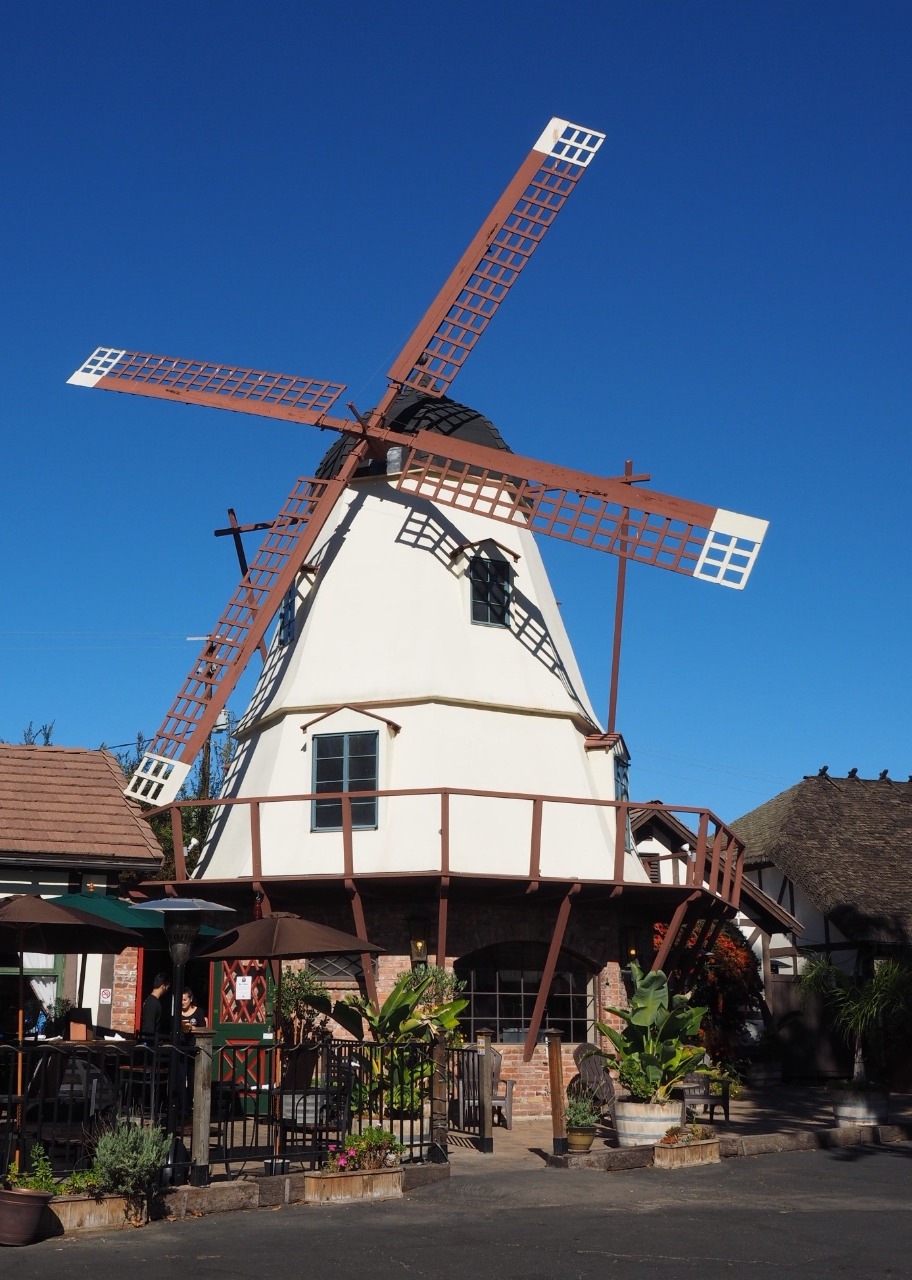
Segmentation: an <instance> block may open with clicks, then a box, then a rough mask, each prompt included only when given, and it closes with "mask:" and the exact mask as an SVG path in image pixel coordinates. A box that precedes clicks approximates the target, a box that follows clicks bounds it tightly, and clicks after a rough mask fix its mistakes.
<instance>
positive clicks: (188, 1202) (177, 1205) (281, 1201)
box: [52, 1164, 450, 1236]
mask: <svg viewBox="0 0 912 1280" xmlns="http://www.w3.org/2000/svg"><path fill="white" fill-rule="evenodd" d="M396 1172H397V1173H401V1175H402V1177H401V1182H399V1181H397V1186H396V1189H395V1190H391V1192H390V1194H391V1195H393V1196H399V1195H404V1194H406V1193H407V1192H410V1191H420V1190H421V1188H422V1187H428V1186H431V1185H432V1184H433V1183H435V1182H440V1181H442V1180H444V1179H446V1178H449V1176H450V1166H449V1165H448V1164H427V1165H407V1164H406V1165H402V1166H401V1167H400V1168H399V1169H397V1171H396ZM314 1177H315V1175H314V1174H312V1173H282V1174H273V1175H268V1176H264V1177H249V1178H238V1179H237V1180H236V1181H234V1182H213V1183H211V1184H210V1185H209V1186H208V1187H173V1188H172V1189H171V1190H170V1191H166V1192H164V1193H163V1194H162V1196H161V1197H160V1199H159V1201H158V1203H157V1206H156V1207H157V1212H155V1213H154V1215H153V1216H154V1218H155V1220H156V1221H159V1222H160V1221H162V1220H170V1221H178V1220H180V1219H182V1218H201V1217H203V1216H204V1215H207V1214H210V1213H239V1212H241V1211H242V1210H245V1209H274V1208H276V1207H278V1206H280V1205H289V1204H323V1203H329V1202H328V1201H324V1200H322V1199H317V1198H315V1196H314V1195H313V1189H314V1188H313V1179H314ZM372 1198H378V1197H372ZM345 1203H352V1201H346V1202H345ZM52 1204H53V1202H52ZM119 1216H120V1218H121V1219H122V1220H119V1221H118V1220H114V1221H101V1220H99V1218H98V1215H97V1214H96V1216H95V1218H94V1220H93V1219H91V1217H90V1216H89V1215H86V1217H87V1219H88V1220H86V1221H84V1222H79V1221H69V1222H67V1223H65V1224H64V1223H58V1224H57V1226H58V1230H57V1231H56V1232H54V1234H57V1235H60V1234H66V1235H68V1236H72V1235H83V1234H89V1233H91V1234H95V1235H98V1234H104V1233H106V1232H109V1231H120V1230H124V1229H125V1228H127V1227H133V1226H134V1225H135V1224H134V1223H132V1222H128V1221H127V1220H126V1218H125V1217H124V1215H123V1211H122V1210H121V1213H120V1215H119Z"/></svg>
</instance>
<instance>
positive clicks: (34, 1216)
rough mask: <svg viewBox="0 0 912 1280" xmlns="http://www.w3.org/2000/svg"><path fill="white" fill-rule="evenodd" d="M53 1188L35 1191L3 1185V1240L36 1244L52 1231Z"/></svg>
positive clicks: (0, 1200)
mask: <svg viewBox="0 0 912 1280" xmlns="http://www.w3.org/2000/svg"><path fill="white" fill-rule="evenodd" d="M51 1195H52V1192H50V1191H31V1190H27V1189H26V1188H25V1187H15V1188H13V1189H11V1190H8V1191H4V1190H2V1189H0V1244H6V1245H22V1244H32V1243H33V1241H35V1240H43V1239H44V1237H45V1236H46V1235H47V1231H48V1225H49V1224H48V1212H47V1206H48V1204H49V1203H50V1201H51Z"/></svg>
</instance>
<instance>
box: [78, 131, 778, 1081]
mask: <svg viewBox="0 0 912 1280" xmlns="http://www.w3.org/2000/svg"><path fill="white" fill-rule="evenodd" d="M603 139H604V135H602V134H601V133H598V132H596V131H594V130H591V129H586V128H582V127H580V126H577V125H572V124H569V123H568V122H566V121H563V120H557V119H555V120H552V121H551V122H550V123H549V124H548V126H547V128H546V129H545V131H544V132H543V133H542V135H541V136H540V137H539V138H538V140H537V141H536V142H535V144H534V146H533V148H532V150H531V151H530V153H529V155H528V156H527V157H526V159H525V160H524V161H523V163H522V165H521V166H520V168H519V170H518V172H517V173H516V175H515V177H514V178H513V179H512V181H511V182H510V184H509V185H508V187H507V189H506V191H505V192H504V194H503V196H502V197H501V198H500V200H499V201H498V202H497V204H496V205H495V207H494V209H493V210H492V212H491V214H490V216H489V217H488V218H487V219H486V221H485V222H484V224H483V225H482V227H481V228H480V229H479V231H478V233H477V235H476V236H475V238H474V239H473V240H472V242H471V244H470V245H469V247H468V248H467V250H466V251H465V253H464V254H463V256H462V258H461V259H460V261H459V263H458V264H457V266H456V268H455V269H454V271H453V272H452V273H451V275H450V277H449V279H448V280H447V281H446V283H445V284H444V286H443V288H442V289H441V291H440V293H439V294H438V295H437V297H436V299H435V300H434V302H433V303H432V304H431V306H430V307H429V309H428V311H427V313H426V314H425V316H424V317H423V319H422V320H421V322H420V323H419V325H418V326H417V328H416V330H415V332H414V333H413V334H412V336H411V338H410V339H409V341H408V342H407V343H406V345H405V347H404V349H403V351H402V353H401V355H400V356H399V357H398V359H397V360H396V361H395V362H394V364H393V366H392V367H391V369H390V371H389V374H388V382H389V385H388V389H387V391H386V393H385V394H384V395H383V397H382V398H381V400H380V402H379V404H378V405H377V406H376V407H375V408H373V409H372V410H370V411H368V412H359V411H357V410H356V409H355V407H354V406H352V405H349V409H350V410H351V413H352V416H351V417H346V416H339V415H338V414H337V413H336V412H335V406H336V403H337V401H338V400H339V399H340V397H341V395H342V392H343V390H344V387H343V386H342V385H341V384H339V383H330V382H324V381H318V380H315V379H308V378H301V377H294V376H286V375H281V374H273V373H266V372H262V371H257V370H251V369H242V368H236V367H229V366H225V365H218V364H212V363H204V362H198V361H191V360H184V359H175V358H170V357H160V356H151V355H147V354H142V353H136V352H128V351H122V350H119V349H113V348H99V349H98V350H96V351H95V352H94V353H93V355H92V356H91V357H90V358H89V359H88V360H87V361H86V363H85V364H84V365H83V366H81V368H80V369H79V370H78V371H77V372H76V373H75V374H74V375H73V377H72V378H71V379H70V381H71V382H74V383H77V384H81V385H89V386H94V387H98V388H100V389H102V390H111V391H120V392H127V393H131V394H137V395H144V396H157V397H161V398H163V399H164V398H167V399H172V400H173V399H177V400H180V401H183V402H186V403H191V404H199V405H206V406H211V407H215V408H221V409H232V410H236V411H240V412H247V413H252V414H257V415H260V416H265V417H273V418H280V419H283V420H286V421H292V422H298V423H305V424H311V425H315V426H320V427H324V428H325V427H331V428H335V429H336V430H337V431H338V432H339V433H340V438H339V440H338V441H337V443H336V444H335V445H334V446H333V447H332V448H331V449H330V451H329V452H328V453H327V455H326V456H325V457H324V459H323V462H322V463H321V465H320V468H319V470H318V474H317V476H315V477H305V478H302V479H299V480H298V481H297V482H296V483H295V485H294V487H293V488H292V490H291V493H290V494H289V496H288V499H287V500H286V502H285V505H284V506H283V508H282V510H281V511H280V512H279V514H278V515H277V517H276V518H275V520H273V521H272V522H271V523H270V524H269V525H268V527H267V532H266V535H265V538H264V541H263V543H262V545H261V547H260V548H259V550H258V552H257V553H256V555H255V557H254V559H253V561H252V562H251V564H250V566H249V568H247V569H246V571H245V572H244V576H243V578H242V580H241V582H240V584H239V586H238V587H237V589H236V591H235V592H234V594H233V596H232V597H231V599H230V601H229V603H228V606H227V607H226V609H225V611H224V612H223V614H222V616H221V617H220V618H219V620H218V622H217V623H216V625H215V627H214V628H213V631H212V633H211V635H210V637H209V639H208V640H207V642H206V644H205V646H204V648H203V650H202V652H201V653H200V655H199V657H198V658H197V660H196V662H195V663H194V665H193V667H192V668H191V670H190V672H189V674H188V676H187V678H186V680H185V682H184V684H183V686H182V687H181V689H180V692H179V693H178V696H177V698H176V699H175V701H174V703H173V705H172V707H171V709H170V711H169V713H168V715H167V716H166V718H165V720H164V722H163V724H162V727H161V729H160V730H159V733H158V735H157V736H156V738H155V740H154V742H153V744H152V747H151V749H150V751H149V753H148V754H147V755H146V757H145V758H144V760H143V761H142V763H141V765H140V766H139V769H138V770H137V772H136V774H135V775H134V777H133V778H132V779H131V781H130V783H129V786H128V793H129V794H131V795H132V796H134V797H136V798H137V799H140V800H142V801H144V802H146V803H148V804H151V805H154V806H156V807H157V808H158V809H159V810H161V809H163V808H171V809H172V813H173V815H174V822H175V830H176V833H177V838H176V839H175V848H176V849H180V847H181V839H180V818H179V810H180V805H179V802H177V800H176V797H177V796H178V792H179V790H180V787H181V785H182V783H183V781H184V780H185V778H186V776H187V774H188V772H189V770H190V767H191V765H192V763H193V759H194V757H195V755H196V754H197V752H198V751H199V749H200V747H201V746H202V743H203V742H204V741H205V739H206V737H207V735H208V734H209V732H210V730H211V729H212V726H213V724H214V723H215V720H216V718H217V716H218V715H219V713H220V712H221V711H222V709H223V708H224V706H225V703H226V701H227V699H228V698H229V696H230V694H231V692H232V690H233V689H234V688H235V686H236V684H237V681H238V679H239V677H240V675H241V673H242V672H243V670H244V669H245V667H246V665H247V663H248V662H249V661H250V659H251V658H252V657H253V655H254V652H255V651H256V650H257V649H258V648H260V647H261V646H262V645H263V642H264V638H265V637H266V635H267V632H268V630H269V629H270V627H271V625H272V624H273V622H274V621H275V620H276V619H278V625H277V626H276V627H275V631H274V634H273V636H272V640H271V643H270V646H269V650H268V654H267V658H266V662H265V665H264V667H263V670H262V673H261V676H260V679H259V681H258V684H257V686H256V689H255V692H254V694H253V698H252V701H251V704H250V706H249V707H248V709H247V712H246V714H245V716H244V717H243V720H242V721H241V724H240V727H239V730H238V739H239V742H238V749H237V752H236V755H235V758H234V761H233V763H232V766H231V770H230V773H229V776H228V779H227V781H226V786H225V790H224V793H223V796H222V802H221V803H220V806H219V809H218V812H217V816H216V820H215V822H214V825H213V828H212V831H211V833H210V838H209V840H208V842H207V845H206V848H205V851H204V854H203V858H202V860H201V863H200V865H199V867H198V868H197V872H196V875H197V876H201V877H202V878H204V879H206V881H207V895H214V896H218V895H222V897H223V898H224V899H225V900H226V901H231V902H232V903H233V904H234V905H238V906H240V907H241V908H242V909H248V910H249V909H250V907H251V905H252V902H253V897H254V894H256V895H257V896H258V898H262V899H265V904H266V907H267V909H270V908H271V909H273V910H275V909H287V910H299V911H302V912H303V913H304V914H307V915H311V916H322V917H323V918H324V919H325V920H326V921H327V923H333V924H336V925H337V926H338V927H348V928H351V926H352V925H354V927H355V931H356V932H357V933H358V934H360V935H361V936H368V937H371V938H372V939H373V940H375V941H377V942H379V943H381V944H382V945H384V946H385V947H386V948H387V951H388V952H389V953H390V955H389V957H387V958H386V962H385V963H386V964H387V970H388V971H387V972H384V971H383V970H381V973H380V979H379V981H380V986H381V987H382V986H383V985H384V982H386V981H387V980H388V978H389V976H390V971H395V969H396V968H399V969H401V968H405V967H408V964H409V962H410V960H412V961H414V960H421V959H424V958H426V957H428V956H430V957H431V958H436V961H437V963H438V964H440V965H444V964H446V965H450V964H455V965H456V968H457V972H460V973H461V974H462V975H463V976H464V977H465V978H466V980H467V982H468V984H469V986H468V991H469V994H470V997H471V1005H470V1015H471V1018H470V1023H469V1026H468V1028H467V1029H468V1031H469V1032H470V1033H471V1032H473V1031H474V1029H475V1026H476V1024H477V1025H481V1023H482V1022H488V1023H491V1024H492V1025H493V1026H494V1028H495V1031H496V1033H497V1038H498V1039H499V1040H501V1041H502V1042H503V1043H505V1044H509V1043H513V1042H515V1043H516V1044H517V1046H519V1045H520V1044H521V1045H522V1046H523V1056H524V1058H525V1059H526V1060H527V1061H528V1060H531V1059H532V1058H533V1057H534V1056H535V1052H536V1044H537V1042H538V1039H539V1035H540V1031H541V1028H542V1026H543V1025H544V1024H545V1022H547V1023H548V1025H551V1026H559V1027H560V1028H561V1029H562V1030H563V1031H564V1039H565V1041H570V1042H572V1041H574V1040H580V1039H586V1038H587V1034H588V1027H589V1025H590V1023H591V1018H592V1014H593V1009H594V1006H595V1005H596V1004H599V1003H601V1002H603V997H604V994H605V983H606V982H609V983H610V982H611V981H614V982H616V981H617V973H618V969H619V965H620V963H621V962H622V960H623V959H624V957H625V956H626V955H628V954H630V953H632V952H633V951H634V950H636V951H637V952H638V953H639V954H640V955H641V958H643V955H644V952H647V953H648V954H647V955H646V959H647V960H652V959H653V956H652V953H651V949H650V946H649V943H650V941H651V929H652V924H653V922H654V921H656V920H663V921H665V922H669V921H670V923H671V925H672V926H673V927H672V928H669V931H668V943H667V945H666V946H665V947H663V952H662V953H660V955H659V956H657V957H655V961H656V963H662V962H665V961H666V960H667V959H668V958H669V950H670V949H671V948H672V947H673V945H674V940H675V936H676V935H677V933H678V930H679V928H681V927H683V926H685V925H687V924H688V923H689V922H691V921H692V920H695V919H703V918H708V917H709V916H712V917H713V919H715V918H716V917H718V918H719V920H720V922H721V919H723V918H724V916H725V915H726V914H730V913H731V911H732V910H733V908H734V907H735V906H736V904H737V897H738V887H739V885H740V862H739V854H740V846H739V845H738V844H737V841H735V838H734V837H733V836H732V835H731V833H730V832H727V831H726V829H725V828H724V827H723V826H722V824H721V823H719V822H718V820H717V819H715V818H714V817H713V816H712V815H710V814H707V813H700V814H699V815H698V816H695V818H694V822H695V825H697V826H698V828H699V840H698V849H697V853H696V857H695V860H694V865H693V867H692V870H691V873H690V875H689V878H688V879H687V883H682V884H680V885H656V884H652V883H651V882H650V878H649V875H648V873H647V870H646V869H645V867H644V865H643V864H642V863H641V861H640V859H639V858H638V856H637V853H636V849H635V846H634V845H633V842H632V838H631V836H630V824H629V821H628V802H627V792H626V765H627V756H626V750H625V747H624V743H623V740H622V739H621V738H620V736H619V735H617V734H613V733H612V734H605V733H603V732H602V731H601V730H600V728H599V726H598V724H597V720H596V716H595V714H594V712H593V710H592V707H591V705H590V703H589V699H588V696H587V694H586V692H585V688H584V686H583V681H582V677H581V675H580V672H579V670H578V668H577V665H576V660H575V658H574V656H573V653H572V649H571V646H570V642H569V639H568V637H567V635H566V633H565V630H564V627H563V624H562V622H561V619H560V615H559V611H558V608H557V604H556V602H555V599H554V595H553V592H552V589H551V586H550V583H549V581H548V577H547V574H546V572H545V570H544V567H543V564H542V561H541V557H540V554H539V551H538V547H537V545H536V539H535V536H534V535H535V534H546V535H548V536H551V537H556V538H558V539H562V540H564V541H570V542H575V543H578V544H580V545H581V546H583V547H587V548H590V549H593V550H596V551H601V552H608V553H610V554H613V555H615V556H617V557H620V559H621V561H622V563H623V562H624V561H634V562H637V561H638V562H640V563H646V564H651V565H654V566H655V567H657V568H663V569H666V570H669V571H672V572H676V573H682V574H686V575H689V576H692V577H696V578H701V579H703V580H704V581H706V582H709V583H712V584H715V585H721V586H727V587H733V588H736V589H739V588H741V587H743V586H744V584H745V582H746V580H747V578H748V576H749V574H750V571H751V569H752V567H753V564H754V561H755V559H756V556H757V553H758V550H759V547H760V544H761V542H762V539H763V536H764V533H765V529H766V523H765V522H764V521H762V520H757V519H754V518H752V517H747V516H741V515H738V514H736V513H732V512H729V511H726V510H724V509H721V508H717V507H711V506H707V505H704V504H701V503H696V502H691V501H688V500H685V499H680V498H675V497H671V496H669V495H665V494H660V493H656V492H653V491H651V490H648V489H646V488H643V487H642V486H641V485H638V484H637V483H635V482H634V478H632V477H629V476H626V477H623V476H622V477H614V478H604V477H598V476H593V475H588V474H585V473H583V472H580V471H576V470H571V469H569V468H564V467H560V466H556V465H552V464H549V463H545V462H541V461H537V460H535V459H531V458H527V457H523V456H521V455H520V454H518V453H514V452H513V451H512V450H511V449H510V448H509V447H508V445H507V444H506V443H505V441H504V440H503V439H502V438H501V436H500V435H499V433H498V431H497V430H496V428H495V427H494V426H493V424H492V423H491V422H489V421H488V420H487V419H486V418H484V417H482V416H481V415H480V414H478V413H476V412H475V411H474V410H472V409H469V408H467V407H465V406H463V405H460V404H458V403H456V402H455V401H454V400H452V399H451V398H450V396H449V391H450V387H451V384H452V382H453V380H454V379H455V377H456V375H457V374H458V372H459V370H460V368H461V367H462V365H463V363H464V362H465V360H466V359H467V357H468V356H469V355H470V354H471V352H472V351H473V349H474V347H475V345H476V343H477V342H478V340H479V338H480V337H481V335H482V334H483V332H484V330H485V329H486V327H487V325H488V324H489V323H490V321H491V319H492V318H493V316H494V314H495V312H496V311H497V309H498V308H499V306H500V304H501V303H502V302H503V300H504V298H505V297H506V295H507V293H508V292H509V290H510V288H511V287H512V285H513V284H514V283H515V282H516V280H517V279H518V277H519V275H520V273H521V272H522V270H523V268H524V267H525V266H526V264H527V263H528V261H529V260H530V258H531V257H532V255H533V253H534V252H535V250H536V248H537V247H538V245H539V244H540V243H541V240H542V238H543V237H544V234H545V232H546V231H547V230H548V229H549V227H550V226H551V224H552V223H553V221H554V219H555V217H556V215H557V213H558V212H559V211H560V209H561V208H562V206H563V205H564V203H565V202H566V200H567V198H568V197H569V196H570V194H571V193H572V192H573V190H574V189H575V187H576V184H577V182H578V181H579V179H580V178H581V177H582V176H583V175H584V173H585V172H586V169H587V167H588V165H589V163H590V162H591V161H592V159H593V158H594V157H595V155H596V153H597V151H598V149H599V147H600V146H601V144H602V142H603ZM178 874H179V877H180V879H181V880H183V879H185V876H184V874H183V870H182V868H181V867H180V866H179V867H178ZM175 887H176V888H177V890H178V892H180V891H181V888H182V885H181V884H177V885H176V886H175ZM363 979H364V982H365V984H366V986H367V989H368V991H369V993H371V994H374V993H375V992H376V990H377V977H376V975H375V973H374V971H373V970H372V968H371V965H370V961H369V958H368V957H365V958H364V973H363ZM518 1051H519V1050H518V1048H517V1052H518ZM519 1098H520V1102H521V1099H522V1089H520V1093H519ZM521 1105H522V1104H521ZM527 1105H528V1106H532V1105H533V1102H532V1100H531V1095H530V1098H529V1099H527Z"/></svg>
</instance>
